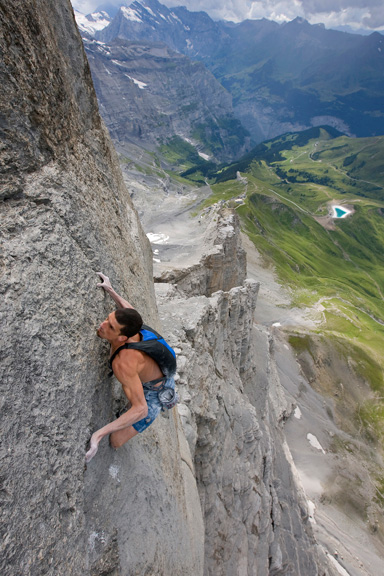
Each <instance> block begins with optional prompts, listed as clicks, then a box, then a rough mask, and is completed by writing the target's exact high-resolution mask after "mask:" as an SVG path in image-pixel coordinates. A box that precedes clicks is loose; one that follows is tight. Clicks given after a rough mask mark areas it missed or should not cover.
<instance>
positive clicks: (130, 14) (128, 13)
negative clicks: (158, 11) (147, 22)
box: [120, 6, 143, 22]
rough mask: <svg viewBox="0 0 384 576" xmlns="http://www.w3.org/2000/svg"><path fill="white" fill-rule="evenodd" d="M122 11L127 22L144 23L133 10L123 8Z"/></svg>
mask: <svg viewBox="0 0 384 576" xmlns="http://www.w3.org/2000/svg"><path fill="white" fill-rule="evenodd" d="M120 10H121V11H122V13H123V16H124V18H126V19H127V20H130V21H131V22H143V21H142V19H141V18H140V16H139V15H138V13H137V12H135V10H132V8H128V7H127V6H121V8H120Z"/></svg>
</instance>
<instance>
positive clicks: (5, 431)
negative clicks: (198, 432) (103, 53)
mask: <svg viewBox="0 0 384 576" xmlns="http://www.w3.org/2000/svg"><path fill="white" fill-rule="evenodd" d="M0 49H1V64H0V67H1V68H0V69H1V83H0V91H1V92H0V106H1V116H0V129H1V134H2V147H1V150H0V160H1V161H0V171H1V183H2V203H1V204H0V210H1V224H0V226H1V227H0V234H1V244H2V260H1V280H0V292H1V298H0V316H1V346H0V361H1V377H0V382H1V403H0V421H1V447H0V460H1V492H0V498H1V507H0V508H1V522H0V525H1V552H0V572H1V574H2V575H4V576H24V575H25V576H27V575H28V576H41V575H42V574H44V575H52V576H61V575H65V576H67V575H68V574H73V575H78V574H92V575H93V576H97V575H101V574H110V575H112V574H113V575H117V574H121V575H128V574H129V575H130V576H132V575H134V574H140V575H141V574H144V573H151V574H153V575H155V574H158V575H160V574H172V573H174V574H175V573H178V574H183V575H184V574H185V575H189V576H195V575H196V574H201V573H202V559H203V537H204V534H203V529H202V517H201V513H200V504H199V499H198V494H197V490H196V484H195V481H194V477H193V464H192V463H191V461H190V458H189V456H188V451H187V450H186V441H185V439H184V436H183V434H182V430H181V427H180V424H179V419H178V417H177V414H176V411H174V412H173V413H172V414H171V415H170V417H169V418H168V419H167V418H161V419H159V422H157V423H156V425H154V427H153V430H151V431H150V432H149V433H148V434H147V435H146V437H145V438H144V437H143V438H139V439H138V441H137V442H136V444H135V445H133V446H132V448H131V450H125V449H124V450H121V451H119V452H118V453H116V454H115V453H113V452H112V450H111V449H110V448H109V446H108V443H107V440H104V442H103V445H102V446H101V448H100V451H99V453H98V454H97V456H96V457H95V458H94V460H93V461H92V462H91V463H90V464H89V465H88V467H87V468H86V467H85V464H84V455H85V451H86V446H87V443H88V440H89V438H90V434H91V432H92V431H94V430H95V429H96V428H99V427H101V426H102V425H104V424H105V423H107V422H109V421H110V420H112V419H113V418H114V417H115V413H114V412H115V409H116V406H117V405H118V403H119V400H120V396H121V392H120V388H119V386H117V384H116V382H111V379H109V378H108V369H107V366H106V360H107V356H108V350H107V348H106V347H105V346H104V344H103V343H102V342H101V341H99V340H98V338H96V335H95V328H96V327H97V325H98V324H99V323H100V322H101V321H102V320H103V319H104V318H105V316H106V315H107V314H108V313H109V312H110V311H111V310H113V308H114V306H113V305H112V302H111V301H108V298H107V297H106V296H104V295H103V294H102V293H101V291H100V290H96V282H97V277H96V272H97V271H99V270H101V271H103V272H104V273H106V274H108V275H109V276H110V277H111V279H112V281H113V283H114V284H115V287H116V289H117V290H118V291H119V292H120V293H122V294H124V295H126V297H127V298H128V299H129V300H130V301H131V302H132V303H133V304H134V305H135V306H137V308H138V309H139V310H141V311H142V312H143V315H144V317H145V320H146V321H147V322H148V323H149V324H152V325H154V326H155V327H160V325H159V321H158V315H157V307H156V302H155V298H154V289H153V281H152V254H151V250H150V246H149V243H148V241H147V238H146V236H145V234H144V233H143V231H142V229H141V226H140V223H139V221H138V218H137V214H136V212H135V210H134V209H133V207H132V205H131V202H130V198H129V194H128V192H127V190H126V188H125V185H124V183H123V180H122V176H121V171H120V168H119V166H118V162H117V159H116V156H115V152H114V150H113V147H112V145H111V143H110V140H109V136H108V134H107V132H106V130H105V128H104V125H103V123H102V121H101V120H100V117H99V115H98V105H97V100H96V97H95V94H94V90H93V86H92V83H91V76H90V73H89V68H88V64H87V60H86V57H85V54H84V51H83V47H82V42H81V39H80V37H79V35H78V32H77V28H76V25H75V21H74V17H73V11H72V8H71V5H70V3H69V1H67V0H64V1H61V2H51V1H49V0H23V2H5V1H3V0H1V2H0ZM149 530H150V532H149ZM180 566H182V569H181V570H179V567H180Z"/></svg>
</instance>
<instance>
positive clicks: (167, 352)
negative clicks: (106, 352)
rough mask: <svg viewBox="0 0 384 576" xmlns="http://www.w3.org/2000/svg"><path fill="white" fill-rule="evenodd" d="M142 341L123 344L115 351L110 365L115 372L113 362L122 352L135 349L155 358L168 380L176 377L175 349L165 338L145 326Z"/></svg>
mask: <svg viewBox="0 0 384 576" xmlns="http://www.w3.org/2000/svg"><path fill="white" fill-rule="evenodd" d="M140 335H141V340H140V342H130V343H129V344H128V343H127V344H123V345H122V346H120V348H118V349H117V350H115V352H114V353H113V354H112V356H111V358H110V360H109V365H110V367H111V370H112V372H113V368H112V362H113V361H114V359H115V358H116V356H117V354H118V353H119V352H120V350H124V349H133V350H140V351H141V352H145V353H146V354H148V356H150V357H151V358H153V360H154V361H155V362H156V364H157V365H158V366H159V368H160V370H161V371H162V373H163V374H164V376H166V377H167V378H170V377H171V376H174V375H175V373H176V354H175V351H174V350H173V348H171V347H170V345H169V344H168V343H167V342H166V341H165V340H164V338H163V337H162V336H161V335H160V334H159V333H158V332H156V330H154V329H153V328H150V327H149V326H146V325H145V324H143V327H142V328H141V330H140Z"/></svg>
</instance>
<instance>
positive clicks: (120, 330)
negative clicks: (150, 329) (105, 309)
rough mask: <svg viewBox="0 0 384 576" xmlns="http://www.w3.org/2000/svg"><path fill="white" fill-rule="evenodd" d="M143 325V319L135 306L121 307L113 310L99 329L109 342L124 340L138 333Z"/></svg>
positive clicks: (101, 336)
mask: <svg viewBox="0 0 384 576" xmlns="http://www.w3.org/2000/svg"><path fill="white" fill-rule="evenodd" d="M142 325H143V319H142V318H141V316H140V314H139V313H138V312H137V310H135V309H134V308H119V309H118V310H116V312H111V314H109V316H108V318H107V319H106V320H104V322H102V323H101V324H100V326H99V328H98V330H97V335H98V336H99V337H100V338H104V339H105V340H108V342H113V341H117V342H124V341H126V340H127V339H128V338H131V336H134V335H135V334H137V333H138V332H139V331H140V330H141V327H142Z"/></svg>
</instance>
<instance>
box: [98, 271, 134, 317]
mask: <svg viewBox="0 0 384 576" xmlns="http://www.w3.org/2000/svg"><path fill="white" fill-rule="evenodd" d="M97 274H98V275H99V276H100V278H101V279H102V282H100V283H99V284H98V285H97V287H98V288H104V290H105V291H106V292H108V294H109V295H110V297H111V298H112V299H113V300H114V301H115V302H116V305H117V307H118V308H133V306H132V305H131V304H130V303H129V302H127V300H124V298H122V297H121V296H119V295H118V294H117V292H115V291H114V289H113V288H112V285H111V282H110V280H109V278H108V276H105V275H104V274H102V273H101V272H98V273H97Z"/></svg>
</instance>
